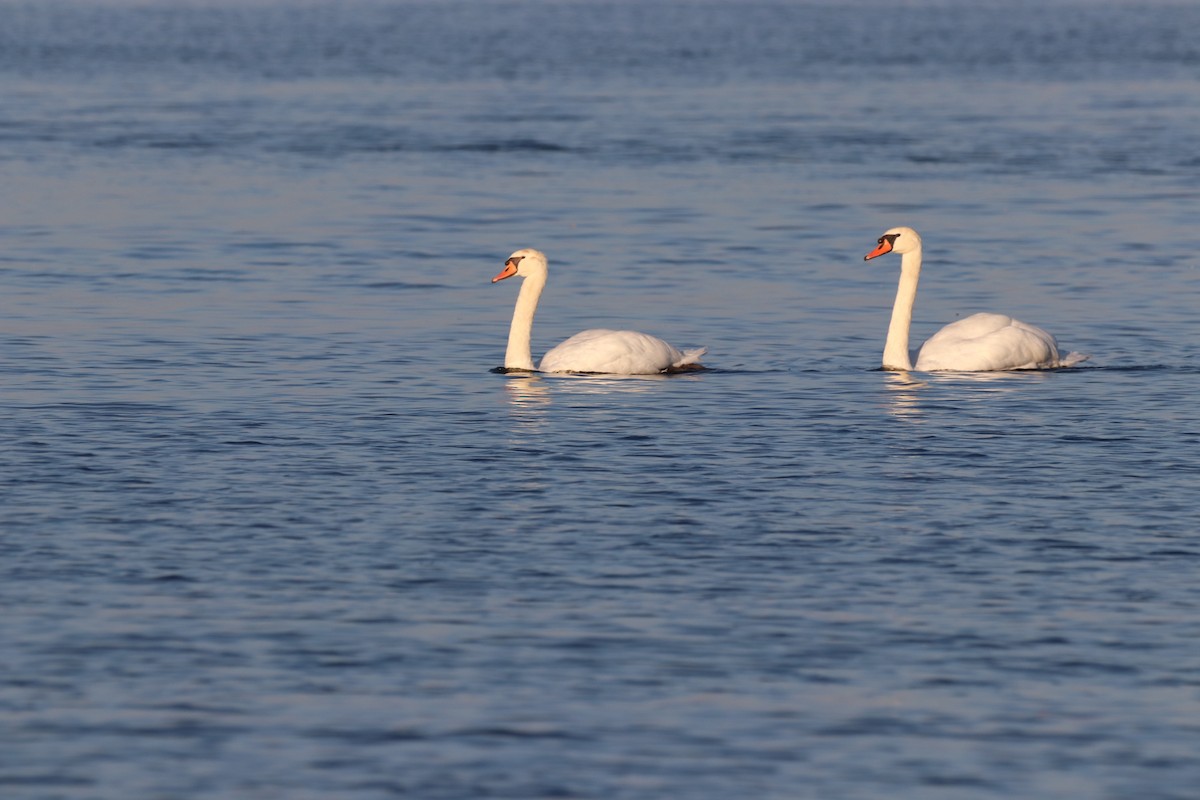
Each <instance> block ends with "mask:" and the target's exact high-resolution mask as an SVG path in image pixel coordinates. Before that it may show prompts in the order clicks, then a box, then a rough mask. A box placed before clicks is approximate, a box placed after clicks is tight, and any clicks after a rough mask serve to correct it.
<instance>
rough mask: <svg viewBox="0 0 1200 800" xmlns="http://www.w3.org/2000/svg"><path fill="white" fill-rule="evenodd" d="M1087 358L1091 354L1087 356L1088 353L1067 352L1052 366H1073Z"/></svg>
mask: <svg viewBox="0 0 1200 800" xmlns="http://www.w3.org/2000/svg"><path fill="white" fill-rule="evenodd" d="M1089 358H1091V356H1089V355H1084V354H1083V353H1074V352H1071V353H1067V354H1066V355H1065V356H1063V357H1062V358H1060V359H1059V360H1058V363H1057V364H1055V365H1054V366H1056V367H1073V366H1075V365H1076V364H1078V363H1080V362H1082V361H1087V360H1088V359H1089Z"/></svg>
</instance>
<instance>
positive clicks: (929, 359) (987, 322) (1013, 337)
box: [863, 227, 1087, 372]
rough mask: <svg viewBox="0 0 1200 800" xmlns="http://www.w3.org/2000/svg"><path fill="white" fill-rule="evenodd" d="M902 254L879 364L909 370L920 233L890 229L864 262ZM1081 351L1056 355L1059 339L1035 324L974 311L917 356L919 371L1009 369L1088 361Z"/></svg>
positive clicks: (947, 328)
mask: <svg viewBox="0 0 1200 800" xmlns="http://www.w3.org/2000/svg"><path fill="white" fill-rule="evenodd" d="M885 253H900V254H901V256H902V258H901V260H900V286H899V288H898V289H897V290H896V303H895V305H894V306H893V307H892V321H891V324H890V325H889V326H888V334H887V343H886V344H885V345H884V346H883V368H884V369H894V370H911V369H912V368H913V366H912V360H911V357H910V356H909V352H908V329H909V326H910V325H911V324H912V312H913V303H915V302H916V299H917V279H918V278H919V277H920V276H921V237H920V236H918V235H917V232H916V231H914V230H913V229H912V228H905V227H899V228H892V229H890V230H889V231H887V232H886V233H884V234H883V236H880V237H879V242H878V245H877V246H876V248H875V249H874V250H872V251H871V252H869V253H867V254H866V255H865V256H863V260H864V261H870V260H871V259H872V258H876V257H878V256H881V255H884V254H885ZM1086 358H1087V356H1084V355H1080V354H1079V353H1069V354H1067V355H1066V356H1065V357H1060V356H1059V354H1058V342H1056V341H1055V340H1054V337H1053V336H1051V335H1050V334H1049V333H1048V332H1046V331H1044V330H1042V329H1041V328H1039V327H1037V326H1035V325H1029V324H1027V323H1025V322H1021V321H1020V320H1016V319H1013V318H1012V317H1007V316H1005V315H1004V314H986V313H983V314H972V315H971V316H969V317H966V318H965V319H960V320H959V321H958V322H952V323H950V324H949V325H947V326H946V327H944V328H942V329H941V330H940V331H938V332H937V333H935V334H934V335H933V336H931V337H929V340H928V341H926V342H925V344H924V345H922V346H921V352H920V354H919V355H918V356H917V367H916V368H917V369H918V370H920V371H922V372H928V371H933V370H959V371H962V372H982V371H992V370H1008V369H1052V368H1054V367H1069V366H1071V365H1072V364H1077V363H1079V362H1080V361H1083V360H1084V359H1086Z"/></svg>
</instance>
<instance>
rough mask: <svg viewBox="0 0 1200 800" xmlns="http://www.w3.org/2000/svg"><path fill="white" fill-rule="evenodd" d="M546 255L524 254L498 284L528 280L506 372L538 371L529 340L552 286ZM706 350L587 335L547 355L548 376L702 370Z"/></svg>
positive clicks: (613, 334)
mask: <svg viewBox="0 0 1200 800" xmlns="http://www.w3.org/2000/svg"><path fill="white" fill-rule="evenodd" d="M547 272H548V269H547V264H546V256H545V255H543V254H542V253H541V252H540V251H538V250H534V249H532V248H526V249H524V250H518V251H517V252H515V253H513V254H512V255H511V256H509V257H508V260H507V261H505V262H504V269H502V270H501V271H500V274H499V275H497V276H496V277H494V278H492V283H496V282H497V281H502V280H504V279H505V278H511V277H512V276H513V275H517V276H519V277H521V278H524V279H525V282H524V283H523V284H522V285H521V291H520V293H519V294H518V295H517V306H516V308H515V309H514V310H513V318H512V326H511V327H510V328H509V330H508V350H507V351H506V352H505V354H504V368H505V369H525V370H533V357H532V356H531V355H530V350H529V339H530V334H531V333H532V331H533V315H534V312H535V311H537V304H538V298H539V297H541V295H542V289H543V288H545V286H546V275H547ZM705 352H706V350H705V348H703V347H701V348H699V349H696V350H686V351H684V352H680V351H679V350H677V349H676V348H674V347H672V346H671V345H669V344H667V343H666V342H664V341H663V340H662V339H657V338H655V337H653V336H648V335H647V334H644V333H638V332H637V331H609V330H602V329H594V330H587V331H582V332H580V333H577V334H575V335H574V336H572V337H571V338H570V339H567V340H566V341H565V342H563V343H562V344H560V345H558V346H557V347H555V348H553V349H552V350H550V351H549V352H548V353H546V355H544V356H542V363H541V366H540V367H539V369H540V370H541V371H542V372H603V373H607V374H610V375H649V374H654V373H658V372H667V371H670V370H676V369H686V368H689V367H691V368H695V367H699V366H700V364H699V359H700V356H702V355H704V353H705Z"/></svg>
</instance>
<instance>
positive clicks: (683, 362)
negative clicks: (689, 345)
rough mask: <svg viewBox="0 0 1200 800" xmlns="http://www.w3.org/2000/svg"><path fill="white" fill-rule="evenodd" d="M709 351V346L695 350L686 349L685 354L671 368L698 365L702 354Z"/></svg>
mask: <svg viewBox="0 0 1200 800" xmlns="http://www.w3.org/2000/svg"><path fill="white" fill-rule="evenodd" d="M707 352H708V348H707V347H697V348H696V349H695V350H684V351H683V356H681V357H680V358H679V360H677V361H676V362H675V363H674V364H672V365H671V369H684V368H686V367H689V366H694V365H695V366H698V365H699V364H700V356H702V355H704V354H705V353H707Z"/></svg>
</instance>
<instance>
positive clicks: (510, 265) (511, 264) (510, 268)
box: [492, 258, 517, 283]
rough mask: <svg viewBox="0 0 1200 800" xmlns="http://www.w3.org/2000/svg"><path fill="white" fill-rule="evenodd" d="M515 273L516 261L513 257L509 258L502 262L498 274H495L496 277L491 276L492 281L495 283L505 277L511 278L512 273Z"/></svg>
mask: <svg viewBox="0 0 1200 800" xmlns="http://www.w3.org/2000/svg"><path fill="white" fill-rule="evenodd" d="M516 274H517V262H516V261H515V260H514V259H511V258H510V259H509V260H508V261H505V262H504V269H502V270H500V274H499V275H497V276H496V277H494V278H492V283H495V282H496V281H502V280H504V279H505V278H511V277H512V276H513V275H516Z"/></svg>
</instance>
